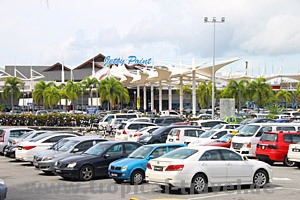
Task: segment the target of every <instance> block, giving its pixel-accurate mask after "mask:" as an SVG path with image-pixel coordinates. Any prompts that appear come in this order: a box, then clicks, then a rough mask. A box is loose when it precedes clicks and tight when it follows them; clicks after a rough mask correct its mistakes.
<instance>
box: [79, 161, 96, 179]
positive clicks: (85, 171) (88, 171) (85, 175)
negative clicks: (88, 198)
mask: <svg viewBox="0 0 300 200" xmlns="http://www.w3.org/2000/svg"><path fill="white" fill-rule="evenodd" d="M79 177H80V180H83V181H89V180H91V179H93V178H94V169H93V168H92V166H90V165H84V166H83V167H81V169H80V172H79Z"/></svg>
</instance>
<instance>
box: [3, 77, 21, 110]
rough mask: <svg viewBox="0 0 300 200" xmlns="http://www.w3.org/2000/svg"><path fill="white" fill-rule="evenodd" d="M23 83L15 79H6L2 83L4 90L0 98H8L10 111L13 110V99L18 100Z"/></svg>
mask: <svg viewBox="0 0 300 200" xmlns="http://www.w3.org/2000/svg"><path fill="white" fill-rule="evenodd" d="M22 84H23V81H22V80H20V79H19V78H17V77H7V78H6V79H5V81H4V88H3V93H2V97H3V98H4V99H9V98H10V103H11V109H12V111H13V110H14V98H15V97H16V98H20V96H21V92H20V89H19V88H20V87H21V86H22Z"/></svg>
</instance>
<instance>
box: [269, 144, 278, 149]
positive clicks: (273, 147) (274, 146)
mask: <svg viewBox="0 0 300 200" xmlns="http://www.w3.org/2000/svg"><path fill="white" fill-rule="evenodd" d="M268 148H269V149H278V146H276V145H268Z"/></svg>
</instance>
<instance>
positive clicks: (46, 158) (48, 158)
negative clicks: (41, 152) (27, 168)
mask: <svg viewBox="0 0 300 200" xmlns="http://www.w3.org/2000/svg"><path fill="white" fill-rule="evenodd" d="M52 159H53V157H51V156H46V157H43V159H42V160H43V161H48V160H52Z"/></svg>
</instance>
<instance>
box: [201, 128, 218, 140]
mask: <svg viewBox="0 0 300 200" xmlns="http://www.w3.org/2000/svg"><path fill="white" fill-rule="evenodd" d="M215 132H216V131H214V130H210V131H206V132H204V133H202V134H201V135H200V138H209V137H210V136H212V135H213V134H214V133H215Z"/></svg>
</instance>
